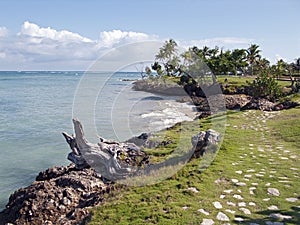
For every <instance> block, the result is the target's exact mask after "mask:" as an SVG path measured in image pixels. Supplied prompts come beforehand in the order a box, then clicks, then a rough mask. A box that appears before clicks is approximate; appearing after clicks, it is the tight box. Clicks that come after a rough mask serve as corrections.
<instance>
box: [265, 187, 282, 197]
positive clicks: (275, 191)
mask: <svg viewBox="0 0 300 225" xmlns="http://www.w3.org/2000/svg"><path fill="white" fill-rule="evenodd" d="M268 194H269V195H274V196H280V192H279V191H278V189H276V188H268Z"/></svg>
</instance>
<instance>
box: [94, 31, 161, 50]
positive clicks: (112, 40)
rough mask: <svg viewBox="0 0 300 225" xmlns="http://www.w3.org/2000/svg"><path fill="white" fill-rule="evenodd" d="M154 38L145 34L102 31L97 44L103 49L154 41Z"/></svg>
mask: <svg viewBox="0 0 300 225" xmlns="http://www.w3.org/2000/svg"><path fill="white" fill-rule="evenodd" d="M155 39H157V37H156V36H153V35H152V36H151V35H148V34H145V33H138V32H132V31H129V32H127V31H121V30H112V31H103V32H101V33H100V40H99V44H100V45H101V46H103V47H108V48H109V47H112V46H113V45H115V44H124V43H132V42H137V41H146V40H155Z"/></svg>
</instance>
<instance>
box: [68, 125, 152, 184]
mask: <svg viewBox="0 0 300 225" xmlns="http://www.w3.org/2000/svg"><path fill="white" fill-rule="evenodd" d="M73 124H74V131H75V136H71V135H69V134H67V133H65V132H63V133H62V134H63V136H64V137H65V139H66V141H67V143H68V144H69V146H70V148H71V150H72V152H71V153H69V155H68V159H69V160H70V161H72V162H73V163H75V165H76V168H78V169H82V168H85V167H89V166H91V167H93V168H94V169H95V171H96V172H97V173H98V174H101V176H102V177H104V178H106V179H108V180H111V181H115V180H119V179H125V178H126V177H128V176H130V175H132V174H134V173H135V172H136V171H137V170H138V168H139V167H140V166H141V164H142V163H143V162H146V161H147V160H146V159H147V155H146V154H145V153H144V152H143V151H141V150H140V148H139V147H137V146H136V145H135V144H131V143H119V142H116V141H110V140H105V139H104V138H100V142H99V143H97V144H93V143H90V142H88V140H86V139H85V137H84V132H83V127H82V125H81V123H80V121H79V120H77V119H73Z"/></svg>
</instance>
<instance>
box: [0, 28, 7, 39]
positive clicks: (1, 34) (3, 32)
mask: <svg viewBox="0 0 300 225" xmlns="http://www.w3.org/2000/svg"><path fill="white" fill-rule="evenodd" d="M7 34H8V29H7V28H6V27H0V37H5V36H6V35H7Z"/></svg>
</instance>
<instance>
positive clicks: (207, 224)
mask: <svg viewBox="0 0 300 225" xmlns="http://www.w3.org/2000/svg"><path fill="white" fill-rule="evenodd" d="M214 223H215V222H214V221H213V220H212V219H203V221H202V223H201V225H213V224H214Z"/></svg>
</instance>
